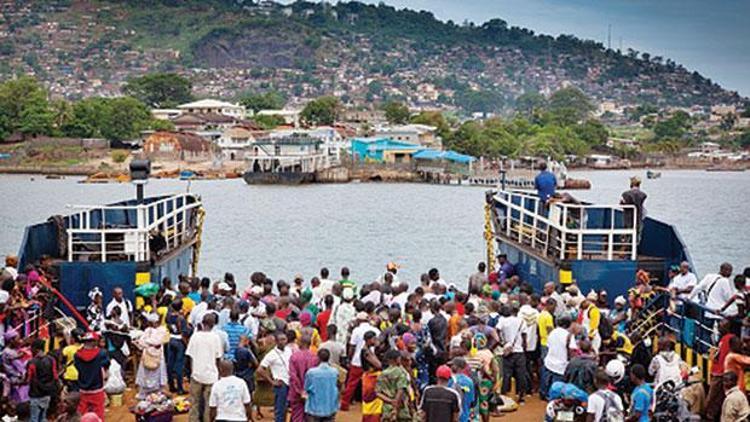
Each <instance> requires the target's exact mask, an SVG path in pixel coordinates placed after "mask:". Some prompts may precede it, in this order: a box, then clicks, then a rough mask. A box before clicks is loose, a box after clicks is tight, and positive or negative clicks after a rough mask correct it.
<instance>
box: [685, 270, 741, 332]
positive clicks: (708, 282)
mask: <svg viewBox="0 0 750 422" xmlns="http://www.w3.org/2000/svg"><path fill="white" fill-rule="evenodd" d="M731 275H732V264H729V263H727V262H725V263H723V264H721V266H720V267H719V273H718V274H708V275H707V276H705V277H703V280H701V281H700V283H698V285H697V286H696V287H695V288H694V289H693V291H692V292H691V293H690V299H691V300H693V301H695V302H698V303H701V304H703V305H704V306H705V307H706V308H708V309H710V310H712V311H714V312H716V313H717V315H712V314H708V316H709V318H716V319H719V318H721V315H718V311H719V310H720V309H721V308H722V307H723V306H724V305H726V303H727V302H728V301H729V299H731V298H732V296H734V295H735V294H737V291H738V290H737V288H735V286H734V283H733V282H732V281H731V280H729V277H730V276H731ZM736 314H737V305H735V304H732V305H731V306H729V307H728V308H727V309H726V310H725V312H724V315H736Z"/></svg>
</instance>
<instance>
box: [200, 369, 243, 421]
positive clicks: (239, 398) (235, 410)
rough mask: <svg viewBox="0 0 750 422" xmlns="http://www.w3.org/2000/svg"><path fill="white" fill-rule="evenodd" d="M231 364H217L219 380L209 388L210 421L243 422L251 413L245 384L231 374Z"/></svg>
mask: <svg viewBox="0 0 750 422" xmlns="http://www.w3.org/2000/svg"><path fill="white" fill-rule="evenodd" d="M233 371H234V366H233V365H232V362H229V361H227V360H222V361H221V362H219V374H220V375H221V378H220V379H219V380H218V381H217V382H216V383H214V385H213V387H212V388H211V396H210V398H209V399H208V405H209V407H210V408H211V420H212V421H217V422H219V421H221V422H224V421H226V422H230V421H231V422H235V421H236V422H245V421H247V415H249V414H250V412H251V399H250V391H249V390H248V389H247V383H246V382H245V381H244V380H243V379H241V378H239V377H236V376H234V374H233Z"/></svg>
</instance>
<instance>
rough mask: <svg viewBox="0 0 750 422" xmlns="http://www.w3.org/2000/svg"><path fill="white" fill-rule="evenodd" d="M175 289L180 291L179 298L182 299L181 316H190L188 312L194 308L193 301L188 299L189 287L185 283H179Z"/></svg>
mask: <svg viewBox="0 0 750 422" xmlns="http://www.w3.org/2000/svg"><path fill="white" fill-rule="evenodd" d="M177 289H178V290H179V291H180V296H181V299H182V314H183V315H185V316H186V317H187V316H188V315H190V311H192V310H193V308H194V307H195V301H194V300H193V299H191V298H190V297H188V295H189V294H190V285H189V284H188V283H186V282H184V281H183V282H181V283H180V284H179V286H178V287H177Z"/></svg>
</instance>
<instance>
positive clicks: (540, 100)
mask: <svg viewBox="0 0 750 422" xmlns="http://www.w3.org/2000/svg"><path fill="white" fill-rule="evenodd" d="M546 106H547V99H546V98H544V95H542V94H540V93H538V92H526V93H523V94H521V95H519V96H518V97H517V98H516V111H517V112H518V113H521V114H522V115H524V116H531V115H532V114H534V112H536V111H537V110H541V109H543V108H545V107H546Z"/></svg>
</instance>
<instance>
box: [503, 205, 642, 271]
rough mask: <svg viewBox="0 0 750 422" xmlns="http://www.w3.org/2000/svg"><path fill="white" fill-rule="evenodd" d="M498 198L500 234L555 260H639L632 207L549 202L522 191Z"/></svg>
mask: <svg viewBox="0 0 750 422" xmlns="http://www.w3.org/2000/svg"><path fill="white" fill-rule="evenodd" d="M494 199H495V201H496V203H497V204H499V205H500V206H498V207H497V208H496V215H495V217H496V218H497V219H498V223H499V224H498V225H497V227H499V228H500V230H499V232H500V233H497V234H499V235H500V236H501V237H504V238H506V239H510V240H512V241H514V242H517V243H519V244H522V245H525V246H528V247H531V248H532V249H535V250H537V251H539V252H540V253H542V254H544V255H546V256H548V257H550V258H553V259H559V260H566V259H578V260H580V259H602V260H608V261H612V260H635V259H637V242H638V236H637V227H636V225H637V224H638V222H637V221H636V218H637V217H636V214H635V207H634V206H632V205H591V204H573V203H563V202H554V203H552V204H550V205H545V204H543V203H542V201H541V200H540V199H539V197H538V196H536V195H533V194H531V193H527V192H519V191H499V192H497V193H496V194H495V196H494ZM626 211H628V212H626ZM628 215H629V216H630V217H628ZM626 217H627V220H628V221H626ZM630 218H632V220H630Z"/></svg>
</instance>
